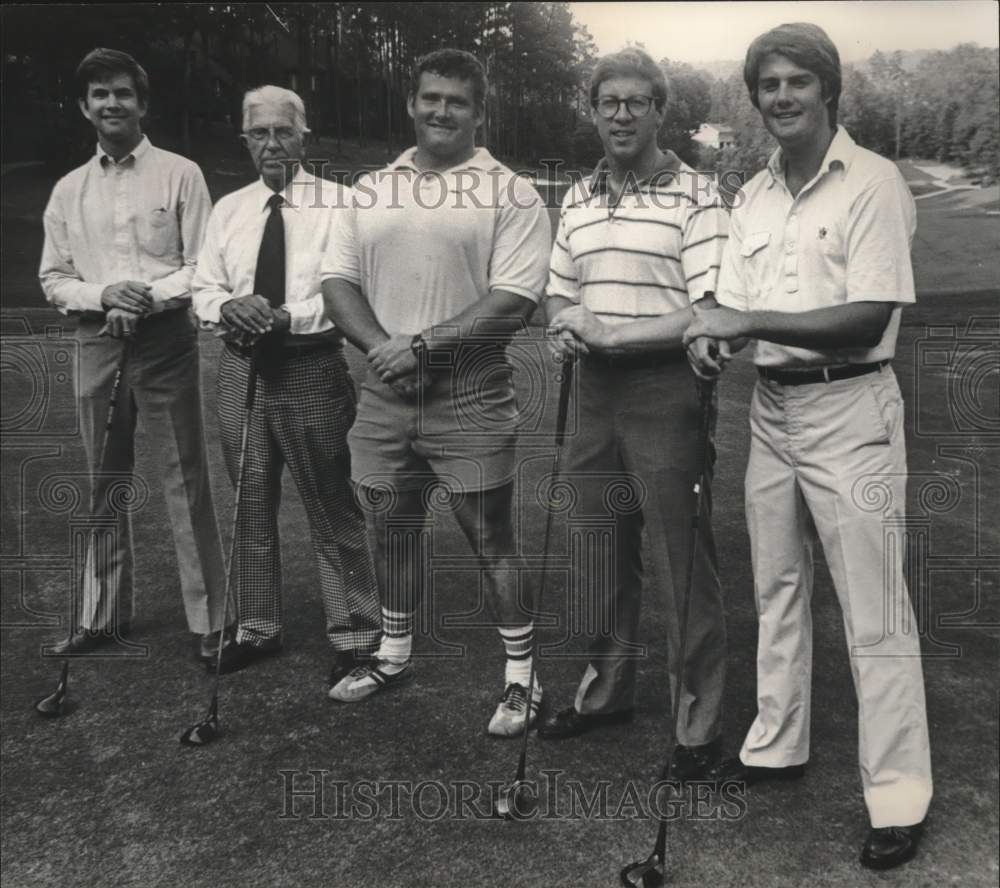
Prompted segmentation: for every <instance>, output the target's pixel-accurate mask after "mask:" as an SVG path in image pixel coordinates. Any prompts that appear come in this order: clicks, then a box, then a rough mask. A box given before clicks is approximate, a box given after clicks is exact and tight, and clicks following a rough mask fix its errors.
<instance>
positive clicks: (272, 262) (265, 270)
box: [253, 194, 285, 377]
mask: <svg viewBox="0 0 1000 888" xmlns="http://www.w3.org/2000/svg"><path fill="white" fill-rule="evenodd" d="M284 202H285V199H284V198H283V197H282V196H281V195H280V194H272V195H271V196H270V197H269V198H268V201H267V205H268V207H269V209H270V212H269V213H268V216H267V222H265V223H264V236H263V237H262V238H261V239H260V250H259V251H258V253H257V270H256V272H255V273H254V279H253V291H254V293H256V294H257V295H259V296H263V297H264V298H265V299H266V300H267V301H268V302H269V303H270V304H271V307H272V308H278V307H280V306H282V305H284V304H285V223H284V220H282V218H281V207H282V205H283V204H284ZM282 338H283V336H282V334H280V333H266V334H265V335H264V336H262V337H261V339H260V342H259V343H258V345H257V368H258V369H259V370H260V373H261V375H262V376H270V377H273V376H276V375H277V374H278V373H279V372H280V370H281V351H282V348H281V345H282Z"/></svg>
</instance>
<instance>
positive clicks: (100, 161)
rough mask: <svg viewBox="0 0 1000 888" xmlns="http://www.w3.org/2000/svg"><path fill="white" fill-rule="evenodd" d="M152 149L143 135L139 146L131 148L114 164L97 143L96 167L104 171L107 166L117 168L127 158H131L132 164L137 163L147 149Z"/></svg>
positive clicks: (111, 158)
mask: <svg viewBox="0 0 1000 888" xmlns="http://www.w3.org/2000/svg"><path fill="white" fill-rule="evenodd" d="M152 147H153V146H152V145H151V144H150V141H149V138H148V137H147V136H145V135H143V137H142V138H141V139H140V140H139V144H138V145H136V146H135V148H133V149H132V150H131V151H130V152H129V153H128V154H126V155H125V156H124V157H123V158H122V159H121V160H119V161H117V163H116V162H115V159H114V158H113V157H112V156H111V155H110V154H108V152H107V151H105V150H104V149H103V148H102V147H101V143H100V142H98V143H97V153H96V155H95V156H96V158H97V165H98V166H99V167H101V169H105V168H107V167H108V166H109V165H111V166H117V165H118V164H123V163H125V161H127V160H128V159H129V158H132V161H133V163H137V162H138V161H139V159H140V158H141V157H142V156H143V155H144V154H146V152H148V151H149V149H150V148H152Z"/></svg>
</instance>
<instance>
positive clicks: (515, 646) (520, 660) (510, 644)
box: [499, 623, 535, 687]
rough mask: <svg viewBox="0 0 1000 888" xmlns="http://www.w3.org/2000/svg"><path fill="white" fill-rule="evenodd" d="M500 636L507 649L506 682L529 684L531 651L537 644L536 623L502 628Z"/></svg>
mask: <svg viewBox="0 0 1000 888" xmlns="http://www.w3.org/2000/svg"><path fill="white" fill-rule="evenodd" d="M499 631H500V637H501V638H502V639H503V646H504V649H505V650H506V651H507V668H506V669H505V671H504V682H505V683H506V684H519V685H522V686H523V687H527V686H528V680H529V679H530V677H531V651H532V649H533V648H534V646H535V625H534V623H528V624H527V625H525V626H514V627H511V628H501V629H500V630H499Z"/></svg>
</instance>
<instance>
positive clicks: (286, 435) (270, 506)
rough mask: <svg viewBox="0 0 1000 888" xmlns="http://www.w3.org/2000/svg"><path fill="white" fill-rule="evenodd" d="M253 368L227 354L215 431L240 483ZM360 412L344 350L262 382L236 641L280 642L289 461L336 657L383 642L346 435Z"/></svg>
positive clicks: (254, 420)
mask: <svg viewBox="0 0 1000 888" xmlns="http://www.w3.org/2000/svg"><path fill="white" fill-rule="evenodd" d="M249 371H250V361H249V359H248V358H246V357H244V356H242V355H240V354H238V353H235V352H233V351H231V350H230V349H228V348H226V349H224V350H223V353H222V358H221V360H220V362H219V377H218V410H219V428H220V432H221V438H222V450H223V454H224V456H225V460H226V468H227V470H228V472H229V477H230V479H231V480H232V482H233V484H234V485H235V483H236V480H237V476H238V473H239V463H240V441H241V433H242V429H243V419H244V411H243V407H244V400H245V396H246V386H247V381H248V377H249ZM354 415H355V394H354V385H353V382H352V381H351V378H350V376H349V375H348V370H347V363H346V362H345V360H344V355H343V352H342V351H341V350H340V349H339V348H331V349H329V350H322V351H312V352H309V353H308V354H303V355H298V356H295V355H293V356H290V357H288V358H287V359H286V360H285V363H284V366H283V368H282V370H281V372H280V374H279V375H278V376H277V378H275V379H263V378H259V379H258V381H257V393H256V398H255V402H254V407H253V411H252V413H251V419H250V429H249V434H248V438H247V453H246V468H245V470H244V477H243V489H242V494H241V502H240V512H239V516H238V519H237V526H236V528H234V533H236V535H237V536H236V564H235V565H234V569H235V571H236V601H237V607H238V612H239V631H238V633H237V640H238V641H240V642H243V643H247V644H257V645H260V644H263V643H264V642H265V641H268V640H270V639H274V638H279V637H280V635H281V551H280V547H279V541H278V508H279V506H280V504H281V471H282V467H283V466H284V465H286V464H287V465H288V471H289V473H290V474H291V476H292V479H293V480H294V481H295V484H296V486H297V487H298V489H299V495H300V496H301V497H302V504H303V505H304V506H305V510H306V514H307V515H308V518H309V527H310V531H311V534H312V541H313V551H314V552H315V555H316V562H317V566H318V568H319V576H320V589H321V592H322V596H323V608H324V611H325V613H326V634H327V638H329V640H330V644H331V645H332V646H333V648H334V649H335V650H351V649H352V648H357V649H361V650H372V649H374V647H375V646H376V645H377V644H378V640H379V636H380V634H381V613H380V609H379V599H378V587H377V585H376V582H375V570H374V567H373V565H372V557H371V551H370V549H369V548H368V539H367V536H366V533H365V524H364V518H363V517H362V515H361V512H360V511H359V509H358V506H357V503H356V502H355V500H354V494H353V490H352V488H351V485H350V477H351V460H350V452H349V450H348V448H347V431H348V429H349V428H350V427H351V423H353V422H354Z"/></svg>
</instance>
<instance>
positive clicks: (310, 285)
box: [193, 167, 351, 335]
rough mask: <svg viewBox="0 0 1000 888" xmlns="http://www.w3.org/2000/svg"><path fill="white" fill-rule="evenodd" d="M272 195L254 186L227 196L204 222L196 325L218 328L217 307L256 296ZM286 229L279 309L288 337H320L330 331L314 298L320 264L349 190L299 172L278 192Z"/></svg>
mask: <svg viewBox="0 0 1000 888" xmlns="http://www.w3.org/2000/svg"><path fill="white" fill-rule="evenodd" d="M273 194H274V192H273V191H272V190H271V189H270V188H268V187H267V185H265V184H264V182H263V181H262V180H260V179H258V180H257V181H256V182H254V183H253V184H252V185H247V186H246V187H245V188H241V189H240V190H239V191H234V192H233V193H232V194H227V195H226V196H225V197H223V198H222V199H221V200H219V202H218V203H217V204H216V205H215V209H214V210H212V216H211V218H210V219H209V221H208V231H207V232H206V234H205V246H204V247H203V248H202V251H201V255H200V256H199V257H198V271H197V273H196V274H195V278H194V284H193V289H194V309H195V312H196V313H197V314H198V317H199V318H200V319H201V320H202V321H207V322H209V323H212V324H218V323H219V322H220V315H219V310H220V309H221V308H222V305H223V303H225V302H228V301H229V300H230V299H235V298H238V297H241V296H250V295H252V294H253V292H254V278H255V276H256V273H257V253H258V252H259V250H260V242H261V238H263V236H264V224H265V223H266V222H267V217H268V215H269V213H270V208H269V207H268V201H269V200H270V199H271V196H272V195H273ZM281 194H282V197H283V198H284V204H283V206H282V208H281V219H282V222H283V223H284V227H285V304H284V306H283V308H284V309H285V310H286V311H287V312H288V314H289V316H290V317H291V328H290V330H289V332H290V333H291V334H293V335H302V334H311V333H322V332H325V331H327V330H331V329H332V328H333V322H332V321H331V320H330V319H329V318H328V317H327V316H326V312H325V309H324V305H323V294H322V292H321V291H320V279H319V273H320V262H321V261H322V259H323V255H324V253H325V252H326V250H327V248H328V246H329V244H330V240H331V237H332V233H333V230H334V222H335V220H336V218H337V216H338V215H340V214H342V213H345V212H346V211H347V210H346V208H347V207H348V206H349V205H350V194H351V190H350V189H349V188H345V187H344V186H342V185H338V184H336V183H335V182H328V181H326V180H325V179H318V178H316V177H315V176H313V175H311V174H309V173H307V172H306V171H305V170H304V169H302V167H299V169H298V171H297V172H296V174H295V176H294V177H293V178H292V181H291V182H290V183H289V184H288V185H287V186H286V187H285V190H284V191H282V192H281Z"/></svg>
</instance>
